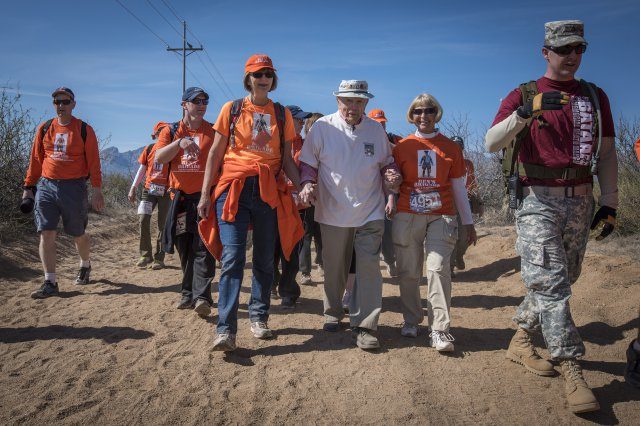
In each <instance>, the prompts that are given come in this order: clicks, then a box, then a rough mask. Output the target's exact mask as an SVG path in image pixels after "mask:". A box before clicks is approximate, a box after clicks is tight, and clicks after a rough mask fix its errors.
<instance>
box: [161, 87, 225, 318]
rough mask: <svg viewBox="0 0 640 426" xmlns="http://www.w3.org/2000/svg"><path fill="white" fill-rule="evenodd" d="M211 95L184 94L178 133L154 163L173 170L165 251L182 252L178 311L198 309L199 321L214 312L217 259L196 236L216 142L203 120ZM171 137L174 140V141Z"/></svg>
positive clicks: (168, 136) (164, 134)
mask: <svg viewBox="0 0 640 426" xmlns="http://www.w3.org/2000/svg"><path fill="white" fill-rule="evenodd" d="M208 104H209V95H208V94H207V92H205V91H204V90H203V89H201V88H199V87H189V88H188V89H187V90H185V91H184V93H183V95H182V109H183V117H182V120H180V122H179V125H178V128H177V129H176V130H175V133H173V132H172V127H171V126H165V127H164V128H163V129H162V130H161V131H160V134H159V135H158V142H156V151H155V157H156V161H157V162H159V163H162V164H167V163H168V164H169V165H170V173H169V187H170V188H171V206H170V207H169V213H168V215H167V222H166V224H165V227H164V232H163V235H162V241H163V245H164V251H165V252H166V253H173V248H174V246H175V248H176V249H177V250H178V255H179V256H180V265H181V267H182V292H181V293H182V297H181V298H180V301H179V302H178V303H177V305H176V308H178V309H192V308H193V309H194V310H195V312H196V313H197V314H198V315H199V316H201V317H206V316H208V315H209V314H210V313H211V306H213V299H212V297H211V282H212V281H213V276H214V274H215V267H216V265H215V260H214V259H213V256H211V253H209V251H208V250H207V248H206V247H205V245H204V243H203V241H202V239H201V238H200V235H199V233H198V213H197V211H196V206H197V203H198V200H199V199H200V189H201V188H202V179H203V178H204V169H205V164H206V163H205V161H206V158H207V155H208V154H209V150H210V149H211V145H212V143H213V134H214V132H213V127H212V126H211V123H209V122H208V121H206V120H205V119H204V114H205V113H206V112H207V105H208ZM172 133H173V139H172Z"/></svg>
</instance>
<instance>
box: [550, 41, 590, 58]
mask: <svg viewBox="0 0 640 426" xmlns="http://www.w3.org/2000/svg"><path fill="white" fill-rule="evenodd" d="M545 48H547V49H549V50H550V51H552V52H553V53H557V54H558V55H561V56H567V55H568V54H569V53H571V52H572V51H574V50H575V52H576V53H577V54H578V55H582V54H583V53H584V52H586V51H587V45H586V44H584V43H582V44H578V45H575V46H572V45H570V44H567V45H566V46H558V47H555V46H545Z"/></svg>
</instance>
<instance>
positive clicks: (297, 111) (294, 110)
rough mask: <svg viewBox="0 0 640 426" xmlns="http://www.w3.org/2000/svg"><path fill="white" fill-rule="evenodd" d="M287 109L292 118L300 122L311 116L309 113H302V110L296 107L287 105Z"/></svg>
mask: <svg viewBox="0 0 640 426" xmlns="http://www.w3.org/2000/svg"><path fill="white" fill-rule="evenodd" d="M287 109H288V110H289V111H291V115H292V116H293V118H299V119H300V120H304V119H306V118H309V117H311V115H312V114H313V113H311V112H306V111H303V110H302V108H300V107H299V106H297V105H287Z"/></svg>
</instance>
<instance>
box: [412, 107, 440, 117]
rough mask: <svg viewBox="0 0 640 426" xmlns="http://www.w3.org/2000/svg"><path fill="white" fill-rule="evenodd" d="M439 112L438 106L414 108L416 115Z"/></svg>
mask: <svg viewBox="0 0 640 426" xmlns="http://www.w3.org/2000/svg"><path fill="white" fill-rule="evenodd" d="M437 112H438V108H436V107H429V108H415V109H414V110H413V114H414V115H422V114H435V113H437Z"/></svg>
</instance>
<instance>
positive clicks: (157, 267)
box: [151, 259, 164, 271]
mask: <svg viewBox="0 0 640 426" xmlns="http://www.w3.org/2000/svg"><path fill="white" fill-rule="evenodd" d="M151 269H153V270H154V271H158V270H160V269H164V262H163V261H162V260H158V259H156V260H154V261H153V264H152V265H151Z"/></svg>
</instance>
